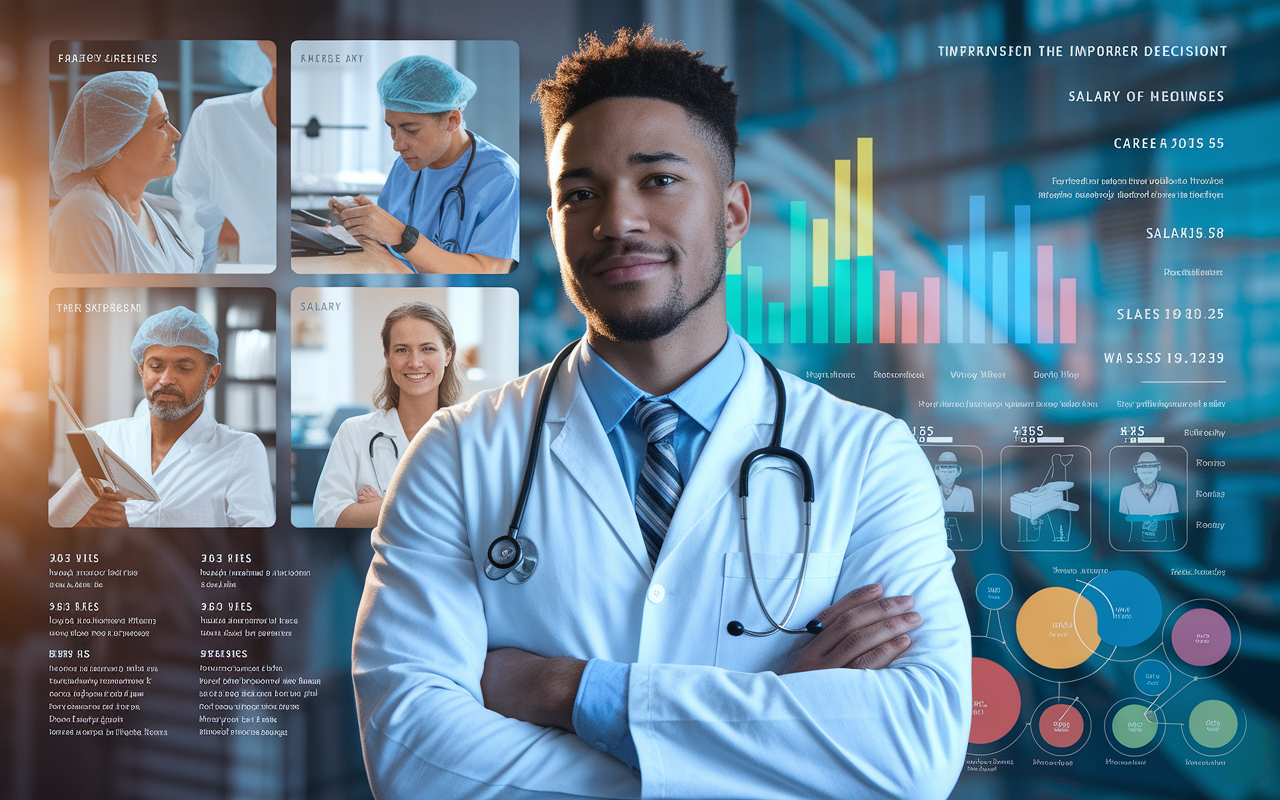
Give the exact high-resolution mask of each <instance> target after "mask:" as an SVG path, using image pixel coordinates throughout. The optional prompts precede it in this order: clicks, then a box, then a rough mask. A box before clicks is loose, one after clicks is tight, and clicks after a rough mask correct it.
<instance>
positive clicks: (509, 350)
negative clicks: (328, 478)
mask: <svg viewBox="0 0 1280 800" xmlns="http://www.w3.org/2000/svg"><path fill="white" fill-rule="evenodd" d="M412 301H422V302H426V303H430V304H431V305H433V306H435V307H436V308H439V309H440V310H441V311H443V312H444V315H445V317H447V318H448V319H449V324H451V325H452V326H453V334H454V339H455V341H456V343H457V352H458V358H459V359H460V363H461V364H462V366H463V370H464V371H463V373H462V376H463V392H462V396H461V397H460V398H459V401H458V402H460V403H462V402H465V401H467V400H468V399H470V398H471V397H472V396H474V395H475V394H476V393H477V392H482V391H484V390H486V389H492V388H495V387H498V386H501V385H502V384H504V383H506V382H507V381H509V380H511V379H512V378H515V377H516V376H517V375H518V374H519V324H520V323H519V319H520V315H519V298H518V297H517V295H516V292H515V290H514V289H509V288H506V287H492V288H479V287H475V288H471V287H462V288H431V289H382V288H369V287H336V286H332V287H317V288H299V289H295V290H294V291H293V296H292V302H291V303H290V322H289V324H290V333H289V337H290V358H291V366H290V374H291V381H292V384H291V387H290V389H291V395H290V397H291V399H290V435H289V439H290V446H291V448H292V452H293V456H292V458H293V462H292V465H291V474H292V487H293V488H292V495H291V503H292V508H291V509H290V517H291V518H292V521H293V524H294V525H295V526H297V527H300V528H307V527H313V526H314V525H315V518H314V516H313V515H312V510H311V501H312V500H313V499H314V497H315V490H316V484H317V482H318V481H319V480H320V472H321V470H323V469H324V461H325V458H326V457H328V455H329V446H330V444H331V443H332V442H333V437H334V436H335V435H336V434H337V432H338V428H339V426H341V425H342V423H343V421H344V420H346V419H347V418H349V417H354V416H358V415H360V414H367V413H369V412H370V411H373V405H372V397H373V393H374V390H375V389H376V388H377V386H378V384H379V381H380V379H381V375H382V371H383V368H384V367H385V360H384V358H383V353H382V338H381V333H382V323H383V321H384V320H385V319H386V317H387V314H389V313H390V312H391V311H392V309H394V308H396V307H397V306H399V305H401V304H403V303H408V302H412ZM304 304H310V305H307V306H305V307H309V308H317V307H318V308H327V307H332V308H335V309H337V310H334V311H303V310H300V309H302V308H304ZM327 304H334V305H332V306H329V305H327Z"/></svg>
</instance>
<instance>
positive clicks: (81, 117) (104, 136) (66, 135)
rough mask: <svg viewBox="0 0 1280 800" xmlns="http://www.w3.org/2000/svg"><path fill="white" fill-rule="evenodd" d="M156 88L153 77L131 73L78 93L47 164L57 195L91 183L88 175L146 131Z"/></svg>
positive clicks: (98, 79)
mask: <svg viewBox="0 0 1280 800" xmlns="http://www.w3.org/2000/svg"><path fill="white" fill-rule="evenodd" d="M157 88H158V84H157V82H156V76H155V75H152V74H151V73H150V72H128V71H121V72H108V73H107V74H105V75H99V76H97V77H96V78H93V79H92V80H90V81H89V82H88V83H86V84H85V85H84V86H82V87H80V91H79V92H77V93H76V97H75V99H74V100H72V101H71V109H70V110H69V111H67V121H66V122H64V123H63V124H62V132H61V133H59V134H58V145H57V147H56V148H55V149H54V151H53V161H52V162H51V163H50V164H49V172H50V173H51V174H52V175H53V188H54V190H55V191H56V192H57V193H58V194H59V195H64V194H66V193H67V192H68V191H70V189H71V187H72V186H75V185H76V184H77V183H80V182H81V181H83V180H87V179H88V178H89V177H90V175H88V174H86V173H88V172H89V171H90V170H95V169H97V168H98V167H101V166H102V165H103V164H105V163H107V162H108V161H110V160H111V159H112V157H114V156H115V154H116V153H119V152H120V148H121V147H124V145H125V143H126V142H128V141H129V140H130V139H132V138H133V137H134V135H135V134H137V132H138V131H140V130H142V125H143V123H145V122H146V121H147V113H148V112H149V111H150V110H151V95H153V94H155V93H156V89H157Z"/></svg>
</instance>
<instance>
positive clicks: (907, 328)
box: [902, 292, 919, 344]
mask: <svg viewBox="0 0 1280 800" xmlns="http://www.w3.org/2000/svg"><path fill="white" fill-rule="evenodd" d="M917 308H918V306H917V304H916V293H915V292H903V293H902V343H903V344H915V343H916V342H917V341H918V339H917V338H916V334H917V332H918V331H919V328H918V326H917V325H916V310H917Z"/></svg>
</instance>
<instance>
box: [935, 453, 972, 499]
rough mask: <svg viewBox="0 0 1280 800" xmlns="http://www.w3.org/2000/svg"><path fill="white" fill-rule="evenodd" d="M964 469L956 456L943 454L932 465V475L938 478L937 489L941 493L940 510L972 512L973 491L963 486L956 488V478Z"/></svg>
mask: <svg viewBox="0 0 1280 800" xmlns="http://www.w3.org/2000/svg"><path fill="white" fill-rule="evenodd" d="M963 471H964V468H963V467H961V466H960V462H959V461H957V460H956V454H955V453H952V452H944V453H941V454H940V455H939V456H938V460H937V461H936V462H935V463H934V465H933V474H934V475H936V476H937V478H938V489H939V491H941V492H942V510H943V511H944V512H947V513H950V512H952V511H956V512H961V513H966V512H969V513H971V512H972V511H973V491H972V490H971V489H969V488H967V487H964V486H956V478H959V477H960V473H961V472H963Z"/></svg>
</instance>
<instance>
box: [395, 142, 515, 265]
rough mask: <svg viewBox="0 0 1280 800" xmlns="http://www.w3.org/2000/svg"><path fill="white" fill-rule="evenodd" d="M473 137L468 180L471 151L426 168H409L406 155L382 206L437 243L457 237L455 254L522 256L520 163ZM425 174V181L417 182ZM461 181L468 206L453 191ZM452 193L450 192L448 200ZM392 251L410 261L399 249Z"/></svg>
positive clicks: (397, 160) (501, 256)
mask: <svg viewBox="0 0 1280 800" xmlns="http://www.w3.org/2000/svg"><path fill="white" fill-rule="evenodd" d="M472 135H473V136H475V137H476V156H475V160H474V161H473V162H472V164H471V171H470V172H467V178H466V180H465V181H463V180H462V173H463V172H464V171H465V170H466V168H467V159H468V157H469V156H470V155H471V150H470V149H468V150H466V151H465V152H464V153H463V154H462V157H461V158H459V159H458V160H457V161H455V162H453V163H452V164H450V165H449V166H447V167H445V168H444V169H431V168H430V167H423V169H422V170H421V171H420V172H414V171H413V170H411V169H409V168H408V167H407V166H405V163H404V160H403V159H399V158H397V159H396V162H395V164H393V165H392V167H391V174H390V175H388V176H387V182H386V184H385V185H384V186H383V187H382V194H380V195H378V205H379V206H380V207H382V208H383V209H385V210H386V211H388V212H389V213H390V214H391V216H393V217H395V218H396V219H398V220H400V221H401V222H404V223H406V224H409V225H412V226H413V227H415V228H417V229H418V233H419V234H420V235H421V236H423V237H425V238H426V239H427V241H429V242H431V243H432V244H434V245H436V246H440V247H442V246H443V242H445V241H447V240H449V239H453V240H455V241H456V242H457V243H458V246H457V248H454V247H449V248H446V249H448V250H450V251H451V252H457V253H471V254H475V255H482V256H492V257H494V258H510V259H513V260H519V258H520V165H519V164H517V163H516V161H515V159H513V158H512V157H511V156H509V155H507V154H506V153H504V152H502V151H501V150H499V149H498V148H496V147H494V146H493V145H492V144H490V143H489V142H487V141H485V140H484V139H482V138H481V137H480V136H478V135H476V134H475V133H474V132H473V133H472ZM419 175H421V176H422V179H421V180H417V179H418V176H419ZM459 181H462V191H463V193H464V194H465V195H466V201H467V202H466V208H465V209H463V207H462V204H461V203H460V202H459V198H458V193H457V192H451V193H450V192H449V190H450V189H452V188H453V187H455V186H457V185H458V182H459ZM415 182H416V183H417V192H416V195H417V196H416V198H415V199H414V200H413V214H412V216H410V214H409V201H410V194H411V193H412V192H413V191H414V183H415ZM446 193H449V197H448V199H447V200H445V194H446ZM442 201H444V213H443V214H441V210H440V209H441V206H440V204H441V202H442ZM460 211H462V219H461V221H459V219H458V216H459V212H460ZM388 249H389V248H388ZM391 252H392V254H393V255H396V257H397V258H399V259H400V260H401V261H404V262H405V263H406V264H407V263H409V262H408V261H407V260H405V259H404V258H403V257H401V256H400V255H399V254H397V253H395V251H394V250H393V251H391Z"/></svg>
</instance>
